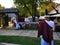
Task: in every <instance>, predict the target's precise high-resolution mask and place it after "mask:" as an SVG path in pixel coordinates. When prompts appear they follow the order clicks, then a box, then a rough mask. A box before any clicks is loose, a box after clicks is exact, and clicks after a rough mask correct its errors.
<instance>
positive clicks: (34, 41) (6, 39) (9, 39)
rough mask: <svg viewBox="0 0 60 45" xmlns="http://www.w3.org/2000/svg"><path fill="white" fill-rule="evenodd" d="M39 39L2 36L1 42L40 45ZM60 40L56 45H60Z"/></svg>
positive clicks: (0, 37)
mask: <svg viewBox="0 0 60 45" xmlns="http://www.w3.org/2000/svg"><path fill="white" fill-rule="evenodd" d="M39 40H40V39H39V38H34V37H24V36H0V42H7V43H16V44H22V45H39ZM59 44H60V40H55V45H59Z"/></svg>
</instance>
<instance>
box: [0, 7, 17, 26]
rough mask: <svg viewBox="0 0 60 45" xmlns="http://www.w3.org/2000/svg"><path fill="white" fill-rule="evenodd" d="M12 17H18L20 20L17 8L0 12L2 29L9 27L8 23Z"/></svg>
mask: <svg viewBox="0 0 60 45" xmlns="http://www.w3.org/2000/svg"><path fill="white" fill-rule="evenodd" d="M12 17H17V19H18V10H17V9H16V8H8V9H2V10H0V27H4V26H8V22H9V20H10V18H12Z"/></svg>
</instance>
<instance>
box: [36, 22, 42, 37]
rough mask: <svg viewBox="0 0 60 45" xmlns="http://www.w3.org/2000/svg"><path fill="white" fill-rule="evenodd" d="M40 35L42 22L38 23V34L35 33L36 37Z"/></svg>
mask: <svg viewBox="0 0 60 45" xmlns="http://www.w3.org/2000/svg"><path fill="white" fill-rule="evenodd" d="M40 35H42V22H39V23H38V35H37V37H40Z"/></svg>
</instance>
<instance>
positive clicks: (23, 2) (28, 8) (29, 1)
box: [14, 0, 38, 16]
mask: <svg viewBox="0 0 60 45" xmlns="http://www.w3.org/2000/svg"><path fill="white" fill-rule="evenodd" d="M14 3H15V5H16V8H18V10H19V14H20V15H23V14H25V16H31V15H35V13H36V11H37V6H38V5H37V0H14Z"/></svg>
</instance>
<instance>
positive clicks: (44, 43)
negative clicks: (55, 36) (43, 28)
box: [40, 38, 54, 45]
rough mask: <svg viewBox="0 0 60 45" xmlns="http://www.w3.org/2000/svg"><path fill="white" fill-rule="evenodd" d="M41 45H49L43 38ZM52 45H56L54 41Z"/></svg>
mask: <svg viewBox="0 0 60 45" xmlns="http://www.w3.org/2000/svg"><path fill="white" fill-rule="evenodd" d="M40 45H49V43H47V42H46V41H45V40H44V39H43V38H41V44H40ZM51 45H54V41H53V40H52V41H51Z"/></svg>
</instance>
